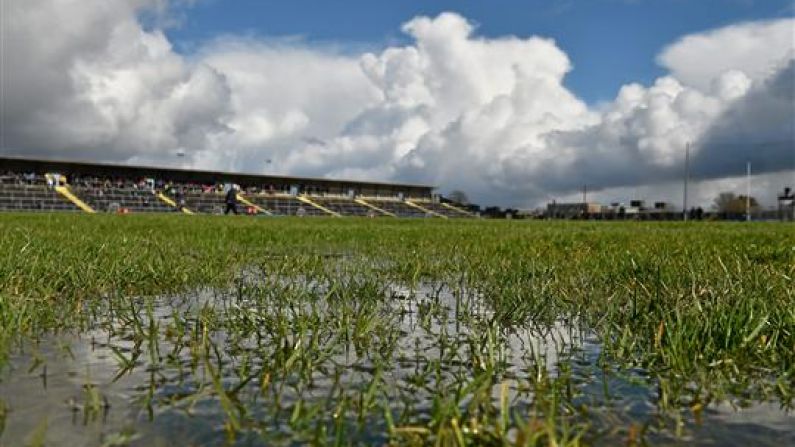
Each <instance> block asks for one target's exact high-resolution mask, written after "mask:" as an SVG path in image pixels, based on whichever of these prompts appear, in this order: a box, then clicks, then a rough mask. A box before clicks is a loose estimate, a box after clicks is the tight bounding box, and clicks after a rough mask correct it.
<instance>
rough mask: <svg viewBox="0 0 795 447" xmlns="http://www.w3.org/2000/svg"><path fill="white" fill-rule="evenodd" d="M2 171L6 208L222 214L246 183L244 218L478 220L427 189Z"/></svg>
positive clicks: (128, 169)
mask: <svg viewBox="0 0 795 447" xmlns="http://www.w3.org/2000/svg"><path fill="white" fill-rule="evenodd" d="M0 166H2V170H3V171H4V172H6V174H5V175H4V176H2V177H1V178H0V211H81V209H82V210H83V211H86V212H118V213H174V212H179V211H182V212H185V213H188V214H192V213H194V212H196V213H206V214H220V213H223V211H224V208H225V196H226V194H225V192H226V191H228V189H229V188H230V187H231V185H239V190H240V192H239V194H238V211H239V212H240V213H241V214H258V215H268V216H308V217H309V216H335V217H346V216H351V217H354V216H355V217H413V218H418V217H422V218H447V217H472V216H471V215H470V214H468V213H467V212H466V211H463V210H460V209H457V208H455V207H452V206H449V205H446V204H442V203H438V202H437V200H438V198H437V197H435V196H434V195H433V187H431V186H426V185H414V184H393V183H378V182H361V181H351V180H331V179H313V178H301V177H284V176H266V175H255V174H240V173H229V172H217V171H200V170H186V169H168V168H153V167H141V166H124V165H109V164H99V163H82V162H68V161H53V160H33V159H25V158H12V157H0ZM53 179H55V180H54V181H53Z"/></svg>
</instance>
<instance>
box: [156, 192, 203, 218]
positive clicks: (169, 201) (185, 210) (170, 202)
mask: <svg viewBox="0 0 795 447" xmlns="http://www.w3.org/2000/svg"><path fill="white" fill-rule="evenodd" d="M155 195H156V196H157V198H158V199H160V200H161V201H162V202H163V203H165V204H166V205H169V206H173V207H174V208H179V207H178V206H177V202H175V201H174V199H172V198H171V197H169V196H167V195H165V194H163V193H162V192H158V193H156V194H155ZM180 211H182V212H183V213H185V214H195V213H194V212H193V211H191V210H189V209H188V208H186V207H184V206H183V207H182V208H181V209H180Z"/></svg>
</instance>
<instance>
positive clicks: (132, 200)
mask: <svg viewBox="0 0 795 447" xmlns="http://www.w3.org/2000/svg"><path fill="white" fill-rule="evenodd" d="M72 191H73V192H74V193H75V194H76V195H77V196H78V197H80V198H81V199H82V200H83V201H84V202H86V203H87V204H88V205H89V206H90V207H91V208H93V209H94V210H95V211H98V212H103V211H104V212H118V211H128V212H133V213H158V212H159V213H173V212H175V211H176V208H174V207H172V206H169V205H167V204H166V203H163V202H162V201H161V200H160V199H158V198H157V196H156V195H155V193H154V192H153V191H152V190H141V189H137V188H131V187H117V186H111V187H82V186H73V187H72Z"/></svg>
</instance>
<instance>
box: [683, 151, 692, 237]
mask: <svg viewBox="0 0 795 447" xmlns="http://www.w3.org/2000/svg"><path fill="white" fill-rule="evenodd" d="M689 177H690V142H689V141H688V142H687V144H686V145H685V187H684V191H683V193H682V216H683V218H684V220H685V222H686V221H687V180H688V178H689Z"/></svg>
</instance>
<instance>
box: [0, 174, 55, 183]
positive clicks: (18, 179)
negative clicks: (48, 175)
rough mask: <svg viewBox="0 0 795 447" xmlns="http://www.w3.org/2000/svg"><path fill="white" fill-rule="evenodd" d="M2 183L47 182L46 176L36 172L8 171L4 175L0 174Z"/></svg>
mask: <svg viewBox="0 0 795 447" xmlns="http://www.w3.org/2000/svg"><path fill="white" fill-rule="evenodd" d="M0 183H3V184H6V185H39V184H44V183H45V178H44V177H43V176H40V175H36V173H35V172H25V173H23V172H12V171H6V172H5V173H4V174H3V175H0Z"/></svg>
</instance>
